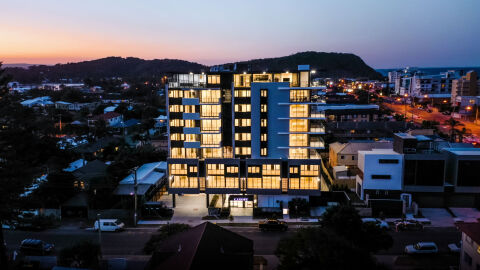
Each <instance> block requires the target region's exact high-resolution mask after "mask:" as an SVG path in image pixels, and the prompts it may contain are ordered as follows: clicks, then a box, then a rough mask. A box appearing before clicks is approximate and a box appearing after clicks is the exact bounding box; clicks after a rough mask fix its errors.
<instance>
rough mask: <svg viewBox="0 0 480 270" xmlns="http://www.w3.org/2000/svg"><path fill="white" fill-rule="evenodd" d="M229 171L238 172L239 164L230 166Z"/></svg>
mask: <svg viewBox="0 0 480 270" xmlns="http://www.w3.org/2000/svg"><path fill="white" fill-rule="evenodd" d="M227 173H238V166H228V167H227Z"/></svg>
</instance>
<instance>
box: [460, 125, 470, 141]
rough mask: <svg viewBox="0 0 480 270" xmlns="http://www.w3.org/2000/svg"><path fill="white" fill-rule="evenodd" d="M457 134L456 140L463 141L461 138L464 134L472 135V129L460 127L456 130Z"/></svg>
mask: <svg viewBox="0 0 480 270" xmlns="http://www.w3.org/2000/svg"><path fill="white" fill-rule="evenodd" d="M457 134H458V141H459V142H463V138H465V137H466V136H469V135H472V131H471V130H470V129H466V128H462V129H460V130H457Z"/></svg>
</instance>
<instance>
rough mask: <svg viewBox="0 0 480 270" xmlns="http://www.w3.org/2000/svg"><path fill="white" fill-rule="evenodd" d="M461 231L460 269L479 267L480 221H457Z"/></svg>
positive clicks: (474, 269)
mask: <svg viewBox="0 0 480 270" xmlns="http://www.w3.org/2000/svg"><path fill="white" fill-rule="evenodd" d="M456 226H457V228H458V229H459V230H460V231H461V232H462V243H461V246H460V268H459V269H460V270H477V269H480V223H478V222H469V223H457V224H456Z"/></svg>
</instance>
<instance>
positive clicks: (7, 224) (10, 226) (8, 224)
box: [2, 221, 18, 230]
mask: <svg viewBox="0 0 480 270" xmlns="http://www.w3.org/2000/svg"><path fill="white" fill-rule="evenodd" d="M17 226H18V222H15V221H3V223H2V229H3V230H15V229H16V228H17Z"/></svg>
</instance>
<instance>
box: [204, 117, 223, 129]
mask: <svg viewBox="0 0 480 270" xmlns="http://www.w3.org/2000/svg"><path fill="white" fill-rule="evenodd" d="M200 126H201V127H202V131H210V132H219V131H220V128H221V126H222V121H221V120H210V119H209V120H201V121H200Z"/></svg>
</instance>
